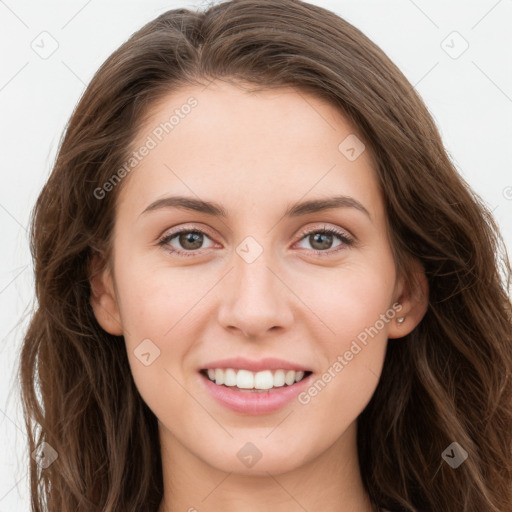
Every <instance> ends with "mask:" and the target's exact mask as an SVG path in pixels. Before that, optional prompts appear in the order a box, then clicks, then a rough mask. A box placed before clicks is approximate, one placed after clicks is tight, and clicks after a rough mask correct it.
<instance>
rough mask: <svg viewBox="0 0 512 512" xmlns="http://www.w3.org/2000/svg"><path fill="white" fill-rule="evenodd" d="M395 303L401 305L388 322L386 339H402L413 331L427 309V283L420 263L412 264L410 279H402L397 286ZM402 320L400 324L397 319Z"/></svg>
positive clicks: (416, 261) (414, 261) (417, 261)
mask: <svg viewBox="0 0 512 512" xmlns="http://www.w3.org/2000/svg"><path fill="white" fill-rule="evenodd" d="M396 302H399V303H400V304H401V305H402V309H401V310H400V311H397V313H396V316H395V317H394V318H393V320H392V321H391V322H390V326H389V330H388V338H402V337H403V336H405V335H406V334H409V333H410V332H411V331H413V330H414V329H415V327H416V326H417V325H418V324H419V323H420V322H421V320H422V318H423V317H424V316H425V313H426V312H427V308H428V281H427V277H426V276H425V270H424V268H423V265H422V264H421V262H420V261H419V260H417V259H415V260H413V262H412V271H411V275H410V279H405V278H402V279H400V282H399V284H398V286H397V298H396ZM400 318H403V321H402V322H398V321H397V319H400Z"/></svg>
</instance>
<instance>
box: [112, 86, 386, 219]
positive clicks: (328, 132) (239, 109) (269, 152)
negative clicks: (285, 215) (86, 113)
mask: <svg viewBox="0 0 512 512" xmlns="http://www.w3.org/2000/svg"><path fill="white" fill-rule="evenodd" d="M144 146H145V147H147V148H149V149H148V150H145V151H140V150H141V149H142V148H143V147H144ZM133 148H134V151H138V152H139V153H142V152H144V156H143V157H142V158H140V155H139V158H140V161H138V162H137V164H136V166H135V167H134V170H133V171H131V172H130V174H129V176H128V177H127V178H125V179H126V180H127V183H124V184H123V190H122V192H121V196H120V198H119V202H120V205H122V204H123V203H125V204H126V203H127V202H129V204H130V207H131V209H136V210H138V212H139V213H140V212H141V211H142V210H143V209H144V207H145V206H147V204H148V203H149V202H150V201H154V200H155V199H158V198H159V197H164V196H165V195H168V194H171V193H172V194H177V193H180V194H187V195H191V196H197V197H200V198H201V199H212V200H215V201H216V202H221V203H223V204H225V205H226V208H227V209H228V210H230V209H231V208H232V209H238V210H240V209H244V208H246V209H247V208H252V209H253V210H254V209H260V210H261V209H267V210H268V209H270V210H274V211H276V212H277V209H282V206H283V204H289V203H292V202H296V201H297V200H299V199H301V198H304V199H310V198H316V197H319V196H323V197H326V196H329V197H330V196H332V195H341V194H343V195H349V196H353V197H355V198H356V199H358V200H359V201H360V202H362V203H363V204H365V206H366V208H367V209H368V210H369V211H370V213H371V214H372V216H378V215H379V214H381V213H382V212H381V211H379V209H381V208H382V201H381V198H380V191H379V188H378V184H377V180H376V176H375V172H374V170H373V168H374V161H373V159H372V157H371V154H370V151H369V150H368V149H365V147H364V144H363V141H362V137H361V136H360V134H359V132H358V130H357V129H356V128H355V127H354V126H353V125H352V124H350V123H349V122H348V121H347V120H346V119H345V118H344V116H343V115H342V114H341V113H340V111H339V110H338V109H336V108H335V107H333V106H332V105H330V104H329V103H327V102H326V101H324V100H322V99H319V98H318V97H316V96H314V95H311V94H308V93H305V92H303V91H298V90H297V89H295V88H291V87H290V88H282V89H274V90H263V91H259V92H257V93H252V92H248V91H247V90H245V89H242V88H240V87H238V86H235V85H232V84H227V83H224V82H212V83H211V84H210V85H208V86H206V87H205V86H188V87H183V88H182V89H180V90H178V91H175V92H173V93H171V94H169V95H168V96H166V97H165V98H163V99H162V100H160V101H159V102H158V103H157V104H155V105H153V107H152V108H151V110H150V112H149V115H148V116H147V117H146V119H145V122H144V124H143V125H142V126H141V127H140V129H139V132H138V136H137V138H136V140H135V143H134V145H133ZM354 156H355V157H356V158H354ZM128 200H129V201H128Z"/></svg>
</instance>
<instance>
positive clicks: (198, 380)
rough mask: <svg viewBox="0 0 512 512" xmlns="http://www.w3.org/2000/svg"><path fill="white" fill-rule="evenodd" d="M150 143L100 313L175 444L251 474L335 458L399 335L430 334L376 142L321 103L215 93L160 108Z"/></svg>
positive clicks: (232, 90) (121, 221)
mask: <svg viewBox="0 0 512 512" xmlns="http://www.w3.org/2000/svg"><path fill="white" fill-rule="evenodd" d="M191 97H193V98H194V100H190V98H191ZM187 104H188V105H190V108H188V107H185V105H187ZM173 114H175V115H174V119H173V120H172V121H171V123H172V128H170V127H169V124H168V125H165V124H162V123H165V122H166V121H167V122H168V121H169V119H170V118H171V116H172V115H173ZM162 126H165V127H166V128H167V131H166V130H165V129H164V128H162ZM347 137H348V138H347ZM150 139H151V141H152V142H151V141H150ZM143 146H146V147H147V148H148V150H147V151H144V150H140V151H139V154H138V157H137V158H138V159H139V157H140V161H138V163H137V164H136V166H134V168H133V170H131V171H130V173H129V175H127V176H126V177H125V178H124V180H125V182H124V183H123V188H122V191H121V193H120V195H119V198H118V202H117V212H116V221H115V229H114V239H113V240H114V241H113V256H112V257H113V260H112V262H113V273H112V274H108V273H106V271H105V273H103V274H101V276H100V277H99V278H98V282H95V283H94V290H95V292H94V293H95V294H94V297H93V307H94V309H95V313H96V316H97V318H98V320H99V321H100V323H101V324H102V326H103V327H104V328H105V329H106V330H107V331H109V332H111V333H112V334H123V335H124V337H125V341H126V349H127V353H128V357H129V361H130V366H131V371H132V374H133V378H134V380H135V383H136V386H137V388H138V390H139V392H140V394H141V396H142V398H143V399H144V400H145V402H146V403H147V404H148V406H149V407H150V408H151V410H152V411H153V412H154V414H155V415H156V417H157V418H158V420H159V422H160V423H159V428H160V432H161V436H162V442H163V443H167V445H168V446H172V445H173V443H174V445H175V446H179V447H180V450H181V452H183V453H187V454H190V455H192V456H194V457H195V458H196V460H200V461H202V462H204V463H206V464H208V465H210V466H211V467H214V468H218V469H221V470H223V471H234V472H238V473H242V474H244V473H248V472H251V473H252V474H265V472H267V471H269V472H271V473H278V472H284V471H287V470H291V469H293V468H298V467H300V466H301V465H302V464H305V463H306V462H308V461H312V460H314V459H315V458H317V457H319V456H320V455H321V454H323V453H325V452H327V451H329V450H332V449H334V448H333V447H335V446H338V444H337V443H339V442H340V440H341V439H343V438H344V437H343V436H344V434H346V433H347V432H354V431H355V430H354V429H355V428H356V424H357V423H356V420H357V417H358V415H359V414H360V413H361V412H362V410H363V409H364V408H365V406H366V405H367V403H368V402H369V400H370V398H371V397H372V394H373V393H374V391H375V388H376V386H377V384H378V381H379V378H380V375H381V371H382V367H383V361H384V356H385V351H386V343H387V339H388V338H389V337H401V336H403V335H405V334H407V332H409V331H410V330H412V328H413V327H414V325H415V323H416V322H415V321H414V319H413V317H414V314H413V313H414V312H413V311H412V309H411V308H412V306H411V305H410V304H409V302H408V300H407V296H406V295H405V289H404V288H403V286H402V284H401V281H400V280H397V276H396V273H395V265H394V261H393V257H392V252H391V247H390V245H389V240H388V233H387V230H386V212H385V209H384V206H383V198H382V196H381V194H380V191H379V188H378V184H377V178H376V175H375V172H374V170H373V166H374V163H373V161H372V158H371V156H370V153H369V150H367V149H366V150H364V146H362V138H361V137H360V135H358V134H357V131H356V129H355V128H354V127H353V126H351V125H350V124H349V123H348V122H347V121H346V120H345V119H344V118H343V117H342V116H341V114H340V113H339V112H338V111H337V110H336V109H335V108H333V107H332V106H330V105H329V104H327V103H325V102H323V101H322V100H320V99H318V98H316V97H315V96H311V95H308V94H306V93H303V92H301V93H298V92H297V91H295V90H294V89H291V88H290V89H280V90H274V91H265V92H259V93H257V94H250V93H248V92H246V91H244V90H242V89H240V88H239V87H236V86H234V85H228V84H226V83H220V82H213V83H212V84H210V85H209V86H208V87H206V88H204V87H188V88H184V89H182V90H180V91H179V92H175V93H173V94H172V95H170V96H169V97H167V98H165V101H162V102H160V103H159V104H158V105H157V106H156V107H155V108H154V109H153V110H152V115H151V116H150V118H149V120H147V122H145V124H144V126H142V127H141V129H140V132H139V136H138V139H137V141H136V144H135V146H134V147H135V148H142V147H143ZM142 153H144V155H142ZM177 196H181V197H182V198H184V199H181V200H179V201H178V200H176V199H174V200H172V199H169V198H175V197H177ZM333 198H337V201H332V202H331V204H330V208H325V206H326V204H324V208H320V206H319V205H321V204H323V203H322V202H323V201H327V202H328V201H331V200H332V199H333ZM186 199H188V202H187V201H186ZM201 202H207V203H213V204H214V205H213V207H212V206H211V205H210V206H208V205H205V204H204V203H203V204H202V203H201ZM302 203H309V205H306V206H302V207H301V206H298V205H301V204H302ZM201 204H202V206H201ZM398 300H400V301H401V304H402V306H401V308H402V309H401V311H400V312H398V310H399V309H400V306H396V302H397V301H398ZM394 304H395V306H393V305H394ZM407 314H409V316H408V317H407V321H406V322H404V323H403V324H397V322H396V318H397V317H399V316H404V315H407ZM409 318H411V320H409ZM228 359H229V360H228ZM227 368H231V369H232V370H233V371H232V372H228V371H221V370H222V369H224V370H226V369H227ZM208 369H209V370H210V372H209V373H210V377H211V378H214V379H217V380H218V382H219V383H218V384H217V383H213V382H212V381H211V380H210V379H209V378H208V376H207V373H208V372H207V370H208ZM216 369H217V370H216ZM238 370H245V372H238ZM248 370H252V371H248ZM281 370H284V371H281ZM293 370H296V371H297V373H294V372H293ZM303 371H304V372H305V373H304V377H303V378H302V380H299V381H298V382H297V383H295V384H292V382H293V381H294V380H298V379H300V378H301V377H302V374H301V373H300V372H303ZM230 379H234V380H230ZM237 379H238V380H237ZM283 379H285V380H286V379H288V380H287V381H286V382H283ZM222 382H226V384H229V385H226V384H222ZM233 382H236V384H237V385H238V386H240V388H241V389H244V390H240V388H239V387H237V386H233ZM255 384H256V385H257V387H260V388H261V387H263V388H266V387H268V386H269V385H270V386H272V389H270V390H267V391H249V388H251V387H252V386H254V385H255ZM352 439H353V437H352ZM244 450H245V451H244ZM260 456H261V459H260V460H259V461H258V462H257V464H254V467H251V466H250V462H248V461H249V459H250V458H251V457H252V458H253V459H254V457H256V459H257V458H258V457H260ZM251 460H252V459H251Z"/></svg>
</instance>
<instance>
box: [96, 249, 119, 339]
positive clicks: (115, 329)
mask: <svg viewBox="0 0 512 512" xmlns="http://www.w3.org/2000/svg"><path fill="white" fill-rule="evenodd" d="M89 283H90V285H91V295H90V298H89V301H90V304H91V307H92V309H93V311H94V316H95V317H96V320H97V321H98V323H99V324H100V325H101V327H102V328H103V329H104V330H105V331H107V332H108V333H109V334H113V335H115V336H122V334H123V326H122V323H121V316H120V314H119V307H118V303H117V298H116V294H115V290H114V285H113V281H112V275H111V273H110V270H109V269H108V268H107V265H105V263H104V261H103V259H102V258H101V256H100V255H99V254H95V255H94V256H93V258H92V261H91V265H90V267H89Z"/></svg>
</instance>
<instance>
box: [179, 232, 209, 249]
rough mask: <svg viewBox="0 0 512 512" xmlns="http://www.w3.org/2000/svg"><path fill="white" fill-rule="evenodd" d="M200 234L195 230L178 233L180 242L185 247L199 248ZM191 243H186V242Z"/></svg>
mask: <svg viewBox="0 0 512 512" xmlns="http://www.w3.org/2000/svg"><path fill="white" fill-rule="evenodd" d="M202 242H203V240H202V234H201V233H197V232H195V231H192V232H189V233H182V234H181V235H180V244H181V246H182V247H184V248H186V249H199V248H200V247H201V245H202ZM189 243H190V244H191V245H187V244H189Z"/></svg>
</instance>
